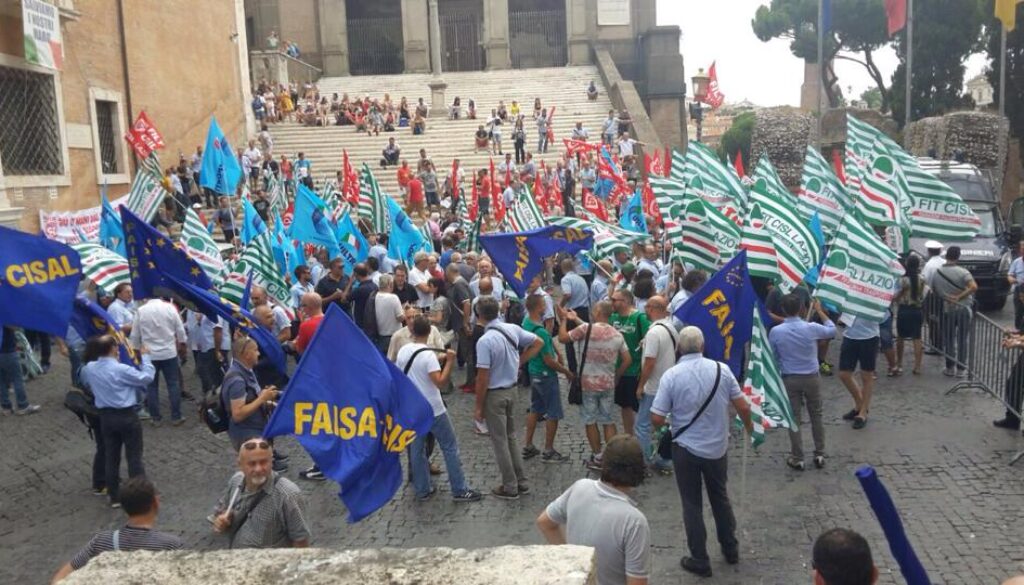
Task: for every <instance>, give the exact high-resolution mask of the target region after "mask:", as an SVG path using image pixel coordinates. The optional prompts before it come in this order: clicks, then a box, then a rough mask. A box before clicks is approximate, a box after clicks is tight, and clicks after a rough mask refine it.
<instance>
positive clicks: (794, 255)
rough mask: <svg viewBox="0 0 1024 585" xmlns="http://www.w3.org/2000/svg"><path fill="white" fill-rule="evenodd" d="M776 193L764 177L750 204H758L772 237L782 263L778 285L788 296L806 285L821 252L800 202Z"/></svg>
mask: <svg viewBox="0 0 1024 585" xmlns="http://www.w3.org/2000/svg"><path fill="white" fill-rule="evenodd" d="M762 160H763V159H762ZM758 166H760V164H759V165H758ZM774 191H775V189H773V188H771V187H770V185H769V182H768V181H767V180H766V179H765V178H764V177H758V178H757V179H756V180H755V181H754V185H753V186H752V187H751V188H750V203H751V206H753V204H755V203H756V204H757V205H758V206H759V207H760V208H761V213H762V214H763V215H764V225H765V228H766V229H767V232H768V234H770V236H771V239H772V244H773V245H774V248H775V254H776V260H777V262H778V275H779V279H780V280H779V282H778V285H779V286H780V287H782V290H783V292H787V293H788V292H789V291H790V290H792V289H793V288H794V287H795V286H796V285H798V284H800V282H801V281H803V279H804V276H805V275H806V274H807V272H808V271H809V270H810V269H811V268H813V267H815V266H817V265H818V261H819V260H820V259H821V248H820V247H819V246H818V242H817V240H816V239H815V237H814V234H813V233H812V232H811V228H810V227H809V226H808V221H807V218H805V217H803V215H801V214H800V212H799V211H798V210H797V208H796V198H794V197H793V196H792V195H789V194H788V192H787V194H786V195H785V196H784V197H780V195H778V194H777V193H774Z"/></svg>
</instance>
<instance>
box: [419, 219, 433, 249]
mask: <svg viewBox="0 0 1024 585" xmlns="http://www.w3.org/2000/svg"><path fill="white" fill-rule="evenodd" d="M416 229H417V230H419V232H420V235H421V236H423V251H424V252H426V253H428V254H429V253H431V252H433V251H434V234H433V233H432V232H431V231H430V224H429V223H427V222H423V223H421V224H420V225H419V226H417V227H416Z"/></svg>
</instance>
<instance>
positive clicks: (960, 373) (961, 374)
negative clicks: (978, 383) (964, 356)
mask: <svg viewBox="0 0 1024 585" xmlns="http://www.w3.org/2000/svg"><path fill="white" fill-rule="evenodd" d="M956 377H957V378H966V377H967V370H957V371H956Z"/></svg>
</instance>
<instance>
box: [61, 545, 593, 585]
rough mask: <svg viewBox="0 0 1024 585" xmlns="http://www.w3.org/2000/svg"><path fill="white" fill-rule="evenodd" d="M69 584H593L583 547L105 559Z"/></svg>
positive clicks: (198, 554)
mask: <svg viewBox="0 0 1024 585" xmlns="http://www.w3.org/2000/svg"><path fill="white" fill-rule="evenodd" d="M64 583H66V584H67V585H86V584H94V583H117V584H118V585H148V584H151V583H160V584H161V585H225V584H231V585H279V584H281V583H302V584H303V585H366V584H369V583H372V584H386V585H428V584H429V585H518V584H523V583H529V584H530V585H556V584H557V585H595V584H596V583H597V577H596V572H595V569H594V549H592V548H590V547H584V546H502V547H497V548H485V549H477V550H466V549H450V548H410V549H394V548H384V549H364V550H350V551H336V550H329V549H274V550H235V551H230V550H225V551H214V552H205V553H203V552H192V551H174V552H155V553H154V552H132V553H104V554H102V555H100V556H99V557H97V558H95V559H93V560H92V561H90V562H89V564H88V565H86V566H85V567H84V568H83V569H82V570H80V571H76V572H74V573H72V574H71V576H70V577H69V578H68V579H67V580H66V581H64Z"/></svg>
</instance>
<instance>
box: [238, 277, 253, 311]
mask: <svg viewBox="0 0 1024 585" xmlns="http://www.w3.org/2000/svg"><path fill="white" fill-rule="evenodd" d="M252 273H253V270H249V278H247V279H246V281H245V288H244V289H242V298H240V299H238V306H239V307H241V308H242V309H244V310H246V311H248V310H249V296H250V295H252Z"/></svg>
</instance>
